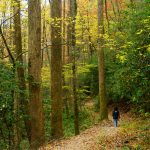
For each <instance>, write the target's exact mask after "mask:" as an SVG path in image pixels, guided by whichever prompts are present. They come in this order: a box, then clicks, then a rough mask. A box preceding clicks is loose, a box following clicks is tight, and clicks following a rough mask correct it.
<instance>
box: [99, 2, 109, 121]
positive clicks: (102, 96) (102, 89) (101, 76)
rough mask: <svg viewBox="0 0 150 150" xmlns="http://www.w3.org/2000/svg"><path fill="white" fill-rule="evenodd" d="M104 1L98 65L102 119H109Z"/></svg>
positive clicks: (100, 24) (101, 15)
mask: <svg viewBox="0 0 150 150" xmlns="http://www.w3.org/2000/svg"><path fill="white" fill-rule="evenodd" d="M103 9H104V8H103V0H98V34H99V39H98V61H99V62H98V65H99V98H100V119H101V120H103V119H107V118H108V112H107V100H106V95H105V94H106V93H105V61H104V39H103V34H104V16H103V13H104V10H103Z"/></svg>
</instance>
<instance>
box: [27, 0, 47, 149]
mask: <svg viewBox="0 0 150 150" xmlns="http://www.w3.org/2000/svg"><path fill="white" fill-rule="evenodd" d="M28 18H29V20H28V27H29V33H28V34H29V38H28V50H29V61H28V63H29V64H28V65H29V66H28V67H29V100H30V101H29V103H30V115H31V143H30V144H31V149H37V148H38V147H40V146H41V145H42V144H43V143H44V118H43V107H42V99H41V3H40V0H29V1H28Z"/></svg>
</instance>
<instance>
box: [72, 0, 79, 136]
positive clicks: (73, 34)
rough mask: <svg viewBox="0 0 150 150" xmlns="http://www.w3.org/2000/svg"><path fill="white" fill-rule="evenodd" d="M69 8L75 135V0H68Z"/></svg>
mask: <svg viewBox="0 0 150 150" xmlns="http://www.w3.org/2000/svg"><path fill="white" fill-rule="evenodd" d="M70 6H71V7H70V9H71V11H70V12H71V17H72V22H71V51H72V53H73V56H72V74H73V81H72V84H73V100H74V128H75V135H78V134H79V108H78V99H77V82H76V50H75V49H76V36H75V25H76V15H77V2H76V0H70Z"/></svg>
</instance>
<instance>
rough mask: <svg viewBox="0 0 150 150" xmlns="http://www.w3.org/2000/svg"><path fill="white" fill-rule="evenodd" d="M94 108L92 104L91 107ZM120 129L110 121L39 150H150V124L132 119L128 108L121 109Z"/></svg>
mask: <svg viewBox="0 0 150 150" xmlns="http://www.w3.org/2000/svg"><path fill="white" fill-rule="evenodd" d="M88 106H89V107H91V105H90V104H88ZM119 108H120V109H121V110H120V111H121V119H120V120H119V126H118V127H117V128H115V127H113V123H112V116H111V112H112V109H113V106H110V107H109V119H108V120H104V121H102V122H100V123H98V124H95V125H94V126H93V127H91V128H89V129H86V130H85V131H83V132H81V133H80V135H77V136H73V137H70V138H64V139H60V140H54V141H50V142H49V143H48V144H47V145H46V146H45V147H43V148H40V150H130V149H131V150H134V149H135V150H150V146H149V145H150V121H149V118H142V117H137V116H135V115H133V113H131V112H130V111H128V106H127V107H126V106H123V105H122V106H120V107H119Z"/></svg>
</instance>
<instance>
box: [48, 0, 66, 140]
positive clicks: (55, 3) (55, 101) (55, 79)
mask: <svg viewBox="0 0 150 150" xmlns="http://www.w3.org/2000/svg"><path fill="white" fill-rule="evenodd" d="M61 8H62V5H61V0H52V1H51V17H52V18H53V19H54V22H53V23H52V24H51V40H52V47H51V135H52V138H60V137H62V136H63V127H62V107H63V103H62V45H61V44H62V37H61V26H62V23H61V20H58V18H59V19H61V12H62V11H61ZM56 24H57V26H56Z"/></svg>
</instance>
